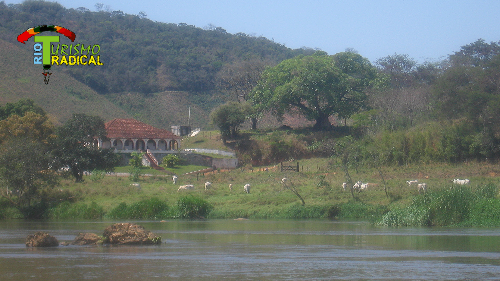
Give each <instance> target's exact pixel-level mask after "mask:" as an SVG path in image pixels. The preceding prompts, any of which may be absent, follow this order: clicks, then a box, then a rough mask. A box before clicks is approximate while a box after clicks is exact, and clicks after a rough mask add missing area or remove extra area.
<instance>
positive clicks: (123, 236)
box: [102, 223, 161, 245]
mask: <svg viewBox="0 0 500 281" xmlns="http://www.w3.org/2000/svg"><path fill="white" fill-rule="evenodd" d="M102 236H103V237H104V243H109V244H114V245H152V244H160V243H161V237H159V236H156V235H155V234H153V233H151V232H150V231H147V230H144V227H142V226H140V225H137V224H133V223H116V224H113V225H112V226H109V227H107V228H106V229H105V230H104V233H103V235H102Z"/></svg>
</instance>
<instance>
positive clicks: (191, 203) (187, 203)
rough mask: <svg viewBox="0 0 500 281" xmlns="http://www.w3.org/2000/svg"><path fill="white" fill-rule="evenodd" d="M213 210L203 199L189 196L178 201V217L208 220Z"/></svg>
mask: <svg viewBox="0 0 500 281" xmlns="http://www.w3.org/2000/svg"><path fill="white" fill-rule="evenodd" d="M212 208H213V207H212V205H210V204H209V203H208V202H207V201H205V200H203V199H202V198H199V197H196V196H192V195H188V196H184V197H181V198H179V200H178V201H177V216H178V217H179V218H185V219H200V218H206V217H207V216H208V214H209V213H210V211H211V210H212Z"/></svg>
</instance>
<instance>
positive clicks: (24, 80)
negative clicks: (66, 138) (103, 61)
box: [0, 40, 131, 124]
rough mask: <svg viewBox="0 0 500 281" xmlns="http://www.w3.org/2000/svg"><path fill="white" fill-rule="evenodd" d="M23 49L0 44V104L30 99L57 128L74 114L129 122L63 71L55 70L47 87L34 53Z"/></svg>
mask: <svg viewBox="0 0 500 281" xmlns="http://www.w3.org/2000/svg"><path fill="white" fill-rule="evenodd" d="M19 45H21V44H19ZM21 47H23V46H22V45H21V46H16V45H14V44H12V43H9V42H6V41H5V40H0V50H2V52H0V65H1V66H0V77H2V79H0V91H1V95H0V103H2V104H5V103H7V102H16V101H17V100H19V99H21V98H30V99H32V100H34V101H35V103H36V104H37V105H39V106H41V107H42V108H43V109H45V110H46V111H47V113H48V114H49V115H50V116H51V119H52V120H53V121H54V122H55V123H56V124H57V123H61V122H64V121H65V120H66V119H68V118H70V117H71V115H72V114H73V113H86V114H90V115H98V116H101V117H102V118H104V119H105V120H109V119H112V118H127V117H128V118H130V116H131V115H130V114H128V113H127V112H125V111H124V110H123V109H121V108H119V107H118V106H116V105H114V104H113V103H112V102H110V101H108V100H107V99H106V98H104V97H103V96H102V95H99V94H98V93H96V92H95V91H94V90H92V89H91V88H89V87H88V86H86V85H85V84H83V83H81V82H78V81H77V80H75V79H74V78H72V77H71V76H70V75H68V74H66V73H64V72H63V71H58V70H57V69H56V70H54V71H53V74H52V75H51V78H50V82H49V84H47V85H46V84H44V82H43V75H42V72H43V71H42V67H41V66H36V65H33V64H32V57H33V53H31V52H29V51H28V50H26V49H25V48H21Z"/></svg>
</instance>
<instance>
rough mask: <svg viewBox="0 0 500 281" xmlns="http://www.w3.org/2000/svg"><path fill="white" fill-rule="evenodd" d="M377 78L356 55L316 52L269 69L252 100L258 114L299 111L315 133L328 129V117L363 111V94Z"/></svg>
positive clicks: (368, 64)
mask: <svg viewBox="0 0 500 281" xmlns="http://www.w3.org/2000/svg"><path fill="white" fill-rule="evenodd" d="M376 77H377V71H376V69H375V68H374V67H373V66H372V65H371V64H370V62H369V61H368V60H367V59H366V58H363V57H362V56H360V55H359V54H355V53H351V52H344V53H338V54H336V55H333V56H329V55H327V54H326V53H324V52H316V53H315V54H313V55H311V56H298V57H295V58H293V59H289V60H285V61H283V62H281V63H280V64H278V65H277V66H275V67H272V68H268V69H267V70H266V71H264V73H263V74H262V78H261V80H260V82H259V83H258V85H257V86H256V87H255V88H254V90H253V91H252V93H251V99H252V100H253V101H254V103H255V104H256V105H257V108H258V109H259V110H263V109H267V110H271V111H272V112H273V113H274V114H275V115H277V116H279V117H281V116H283V115H284V114H285V113H286V112H287V111H289V110H298V111H299V112H300V113H301V114H303V115H304V116H305V117H307V118H308V119H309V120H315V121H316V124H315V125H314V127H315V129H323V128H326V127H330V126H331V123H330V121H329V117H330V116H332V115H335V114H336V115H337V116H338V117H340V118H348V117H350V116H351V115H352V114H354V113H356V112H357V111H359V110H360V109H361V108H363V107H364V106H365V101H366V94H365V90H366V89H367V88H368V87H370V86H371V84H372V83H374V81H375V80H376Z"/></svg>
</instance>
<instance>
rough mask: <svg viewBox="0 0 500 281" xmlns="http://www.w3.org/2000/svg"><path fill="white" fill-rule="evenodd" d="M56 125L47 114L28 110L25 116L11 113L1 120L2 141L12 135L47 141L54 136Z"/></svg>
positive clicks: (0, 136)
mask: <svg viewBox="0 0 500 281" xmlns="http://www.w3.org/2000/svg"><path fill="white" fill-rule="evenodd" d="M53 133H54V125H53V124H52V123H51V122H50V121H49V120H48V118H47V116H46V115H40V114H37V113H34V112H31V111H27V112H26V113H25V114H24V116H19V115H16V114H14V115H10V116H9V117H7V118H6V119H4V120H0V143H2V142H4V141H6V140H8V139H9V138H12V137H25V138H29V139H31V140H33V141H37V142H44V143H47V142H48V141H49V140H50V139H51V138H53V137H55V136H54V134H53Z"/></svg>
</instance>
